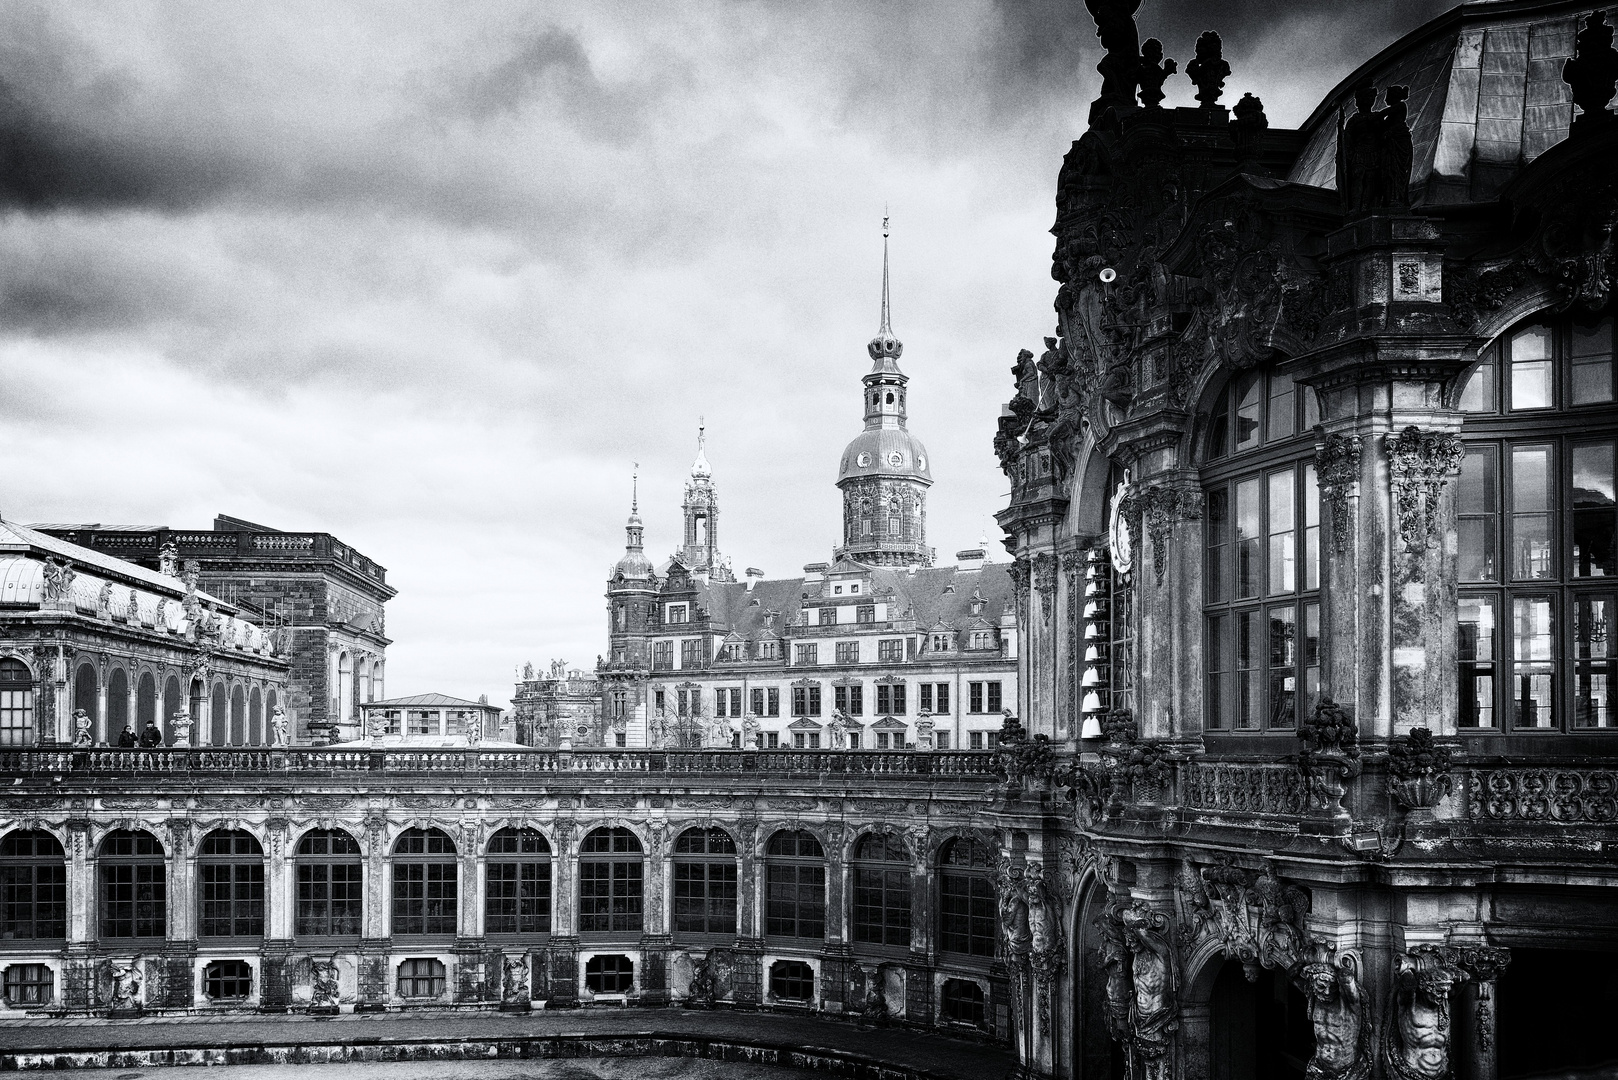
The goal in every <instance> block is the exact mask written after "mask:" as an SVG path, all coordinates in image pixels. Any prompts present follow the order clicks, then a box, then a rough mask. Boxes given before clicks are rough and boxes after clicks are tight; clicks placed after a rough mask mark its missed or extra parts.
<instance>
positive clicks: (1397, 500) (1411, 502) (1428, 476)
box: [1384, 424, 1461, 555]
mask: <svg viewBox="0 0 1618 1080" xmlns="http://www.w3.org/2000/svg"><path fill="white" fill-rule="evenodd" d="M1384 438H1385V442H1386V446H1387V451H1388V467H1389V483H1390V486H1391V487H1392V493H1393V504H1394V511H1395V513H1396V514H1397V515H1398V526H1399V537H1400V539H1402V540H1403V541H1404V543H1405V550H1406V551H1408V552H1410V553H1411V554H1412V555H1421V554H1422V553H1424V552H1425V551H1426V550H1427V548H1428V547H1429V546H1430V545H1433V544H1435V543H1437V542H1439V541H1441V539H1442V533H1441V532H1440V530H1439V524H1440V506H1439V499H1440V497H1441V496H1442V495H1443V493H1444V487H1445V485H1446V484H1448V482H1449V478H1450V477H1451V476H1453V475H1455V473H1456V472H1457V471H1458V470H1459V469H1460V467H1461V437H1460V436H1459V435H1457V434H1456V433H1455V432H1453V431H1422V430H1421V429H1420V428H1418V427H1416V426H1415V425H1414V424H1412V425H1410V426H1409V427H1407V428H1405V429H1404V430H1403V431H1401V432H1400V433H1399V434H1398V435H1393V434H1391V433H1390V434H1388V435H1386V436H1385V437H1384Z"/></svg>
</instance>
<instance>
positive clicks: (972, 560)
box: [955, 547, 987, 570]
mask: <svg viewBox="0 0 1618 1080" xmlns="http://www.w3.org/2000/svg"><path fill="white" fill-rule="evenodd" d="M986 558H987V555H986V553H985V552H984V550H983V549H982V548H980V547H975V548H967V549H966V550H965V551H957V552H956V553H955V565H956V568H957V569H960V570H982V569H983V562H984V560H985V559H986Z"/></svg>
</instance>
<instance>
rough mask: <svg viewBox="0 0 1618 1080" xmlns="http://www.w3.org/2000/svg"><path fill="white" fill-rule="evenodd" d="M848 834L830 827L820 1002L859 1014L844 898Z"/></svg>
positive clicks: (827, 833) (826, 1006) (837, 827)
mask: <svg viewBox="0 0 1618 1080" xmlns="http://www.w3.org/2000/svg"><path fill="white" fill-rule="evenodd" d="M846 832H847V830H845V829H844V827H843V826H842V825H841V824H839V823H835V822H833V823H828V824H827V826H826V833H825V845H824V846H825V850H826V939H825V944H824V945H823V946H822V947H821V961H820V1001H821V1005H822V1006H823V1007H824V1008H826V1009H828V1010H830V1011H832V1012H845V1013H851V1012H858V1011H859V1003H858V1001H857V1000H852V999H850V996H849V989H848V972H849V964H850V957H851V956H852V955H853V950H852V949H851V948H850V947H849V943H848V920H847V918H846V905H845V903H844V900H843V898H844V896H845V895H846V894H847V881H846V877H847V874H848V864H847V861H846V860H845V859H844V857H843V856H844V853H843V848H844V846H845V844H846V843H847V837H846Z"/></svg>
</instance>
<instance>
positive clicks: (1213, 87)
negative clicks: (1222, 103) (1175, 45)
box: [1185, 30, 1230, 109]
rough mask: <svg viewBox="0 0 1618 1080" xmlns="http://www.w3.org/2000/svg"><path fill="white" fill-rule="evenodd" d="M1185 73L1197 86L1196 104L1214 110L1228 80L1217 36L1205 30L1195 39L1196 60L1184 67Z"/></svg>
mask: <svg viewBox="0 0 1618 1080" xmlns="http://www.w3.org/2000/svg"><path fill="white" fill-rule="evenodd" d="M1185 73H1186V76H1187V77H1188V78H1189V79H1190V80H1191V81H1192V82H1194V83H1196V85H1197V102H1198V103H1199V104H1200V105H1201V106H1202V107H1203V108H1204V109H1212V108H1216V107H1217V106H1218V105H1219V96H1220V95H1221V94H1223V93H1224V92H1225V80H1226V79H1228V78H1230V64H1229V62H1227V61H1226V60H1225V45H1224V42H1222V41H1220V40H1219V35H1218V34H1216V33H1214V32H1213V31H1212V30H1205V31H1203V33H1202V36H1201V37H1199V38H1197V56H1196V59H1194V60H1192V61H1191V62H1190V63H1189V64H1187V65H1186V66H1185Z"/></svg>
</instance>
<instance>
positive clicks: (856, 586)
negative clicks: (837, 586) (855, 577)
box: [848, 582, 860, 593]
mask: <svg viewBox="0 0 1618 1080" xmlns="http://www.w3.org/2000/svg"><path fill="white" fill-rule="evenodd" d="M848 591H849V592H851V593H857V592H859V591H860V586H859V583H858V582H855V583H854V584H853V585H850V586H849V587H848Z"/></svg>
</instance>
